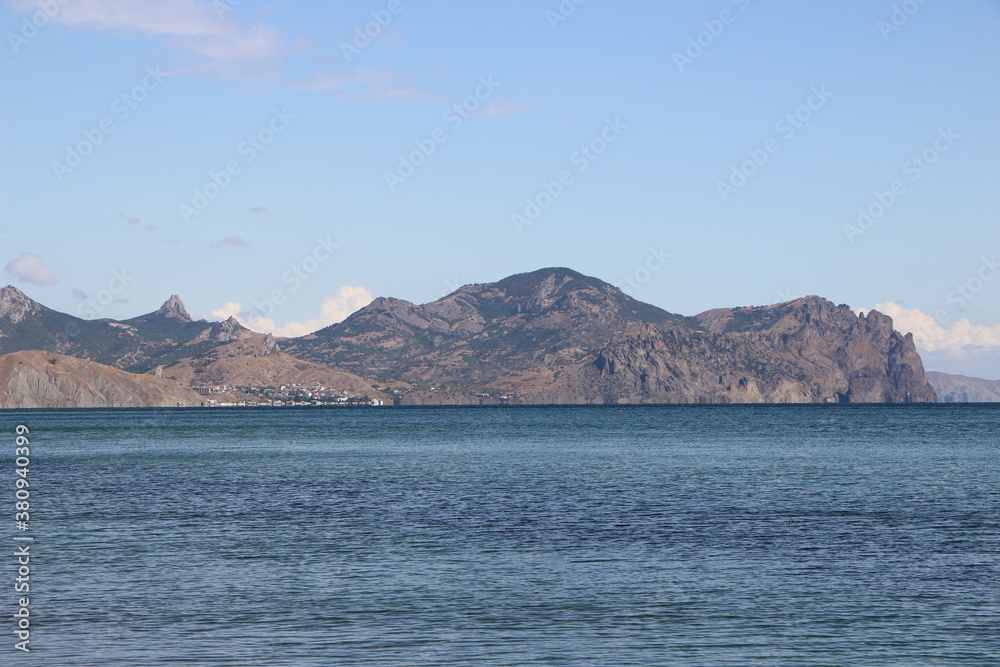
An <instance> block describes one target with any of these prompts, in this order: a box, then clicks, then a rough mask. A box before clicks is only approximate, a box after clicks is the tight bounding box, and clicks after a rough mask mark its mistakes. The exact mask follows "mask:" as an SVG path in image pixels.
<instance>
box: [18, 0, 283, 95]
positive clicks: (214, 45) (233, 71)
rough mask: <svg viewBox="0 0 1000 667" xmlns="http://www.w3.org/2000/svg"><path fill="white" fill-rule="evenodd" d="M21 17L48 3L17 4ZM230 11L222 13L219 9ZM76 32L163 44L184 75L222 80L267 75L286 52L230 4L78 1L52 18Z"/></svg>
mask: <svg viewBox="0 0 1000 667" xmlns="http://www.w3.org/2000/svg"><path fill="white" fill-rule="evenodd" d="M11 4H12V6H13V7H14V8H15V9H18V10H20V11H36V10H39V9H43V7H42V5H45V4H50V3H45V2H43V0H15V2H13V3H11ZM220 6H221V7H227V8H229V10H230V11H219V7H220ZM43 11H44V9H43ZM49 14H50V16H51V20H52V21H53V22H54V23H58V24H60V25H63V26H66V27H68V28H73V29H81V30H100V31H106V32H112V33H117V34H121V35H126V36H128V35H135V34H139V35H146V36H149V37H155V38H160V39H163V40H165V41H166V42H167V44H168V45H169V46H170V47H172V48H173V50H174V55H175V57H176V58H177V63H176V64H177V66H178V69H179V70H180V71H186V72H188V73H194V74H210V75H214V76H221V77H231V76H239V75H243V74H249V73H254V72H255V73H258V74H260V73H262V72H265V71H266V70H267V69H268V67H269V66H270V65H272V64H273V63H274V62H275V61H276V60H277V59H278V58H279V57H280V56H281V55H283V53H284V52H285V51H286V47H285V45H284V43H283V40H282V38H281V36H280V35H279V34H278V32H277V31H276V30H275V29H273V28H271V27H270V26H267V25H265V24H263V23H254V24H251V25H248V24H245V23H243V22H241V21H240V20H239V18H238V12H237V11H234V10H232V7H230V6H229V5H228V3H225V2H221V3H206V2H197V1H196V0H170V1H169V2H164V0H73V1H72V2H65V3H64V2H60V3H59V9H58V11H55V12H50V13H49Z"/></svg>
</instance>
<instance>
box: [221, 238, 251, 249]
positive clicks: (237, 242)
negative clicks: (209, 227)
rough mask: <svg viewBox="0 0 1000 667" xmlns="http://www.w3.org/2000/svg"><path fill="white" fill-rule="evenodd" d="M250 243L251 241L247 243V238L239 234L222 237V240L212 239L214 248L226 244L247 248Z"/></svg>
mask: <svg viewBox="0 0 1000 667" xmlns="http://www.w3.org/2000/svg"><path fill="white" fill-rule="evenodd" d="M249 245H250V244H249V243H247V242H246V241H245V240H243V239H242V238H240V237H239V236H227V237H226V238H224V239H222V240H221V241H212V247H213V248H222V247H225V246H233V247H236V248H246V247H247V246H249Z"/></svg>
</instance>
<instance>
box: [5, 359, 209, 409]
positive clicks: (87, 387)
mask: <svg viewBox="0 0 1000 667" xmlns="http://www.w3.org/2000/svg"><path fill="white" fill-rule="evenodd" d="M201 404H202V398H201V396H199V395H198V394H196V393H195V392H194V391H192V390H191V389H189V388H187V387H184V386H182V385H180V384H177V383H176V382H172V381H170V380H166V379H162V378H156V377H151V376H144V375H134V374H132V373H126V372H125V371H122V370H119V369H117V368H112V367H110V366H105V365H103V364H99V363H96V362H93V361H86V360H84V359H77V358H75V357H67V356H64V355H61V354H53V353H50V352H44V351H41V350H31V351H24V352H14V353H11V354H5V355H3V356H0V408H133V407H186V406H199V405H201Z"/></svg>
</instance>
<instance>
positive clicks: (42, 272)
mask: <svg viewBox="0 0 1000 667" xmlns="http://www.w3.org/2000/svg"><path fill="white" fill-rule="evenodd" d="M4 270H5V271H6V272H7V275H8V276H9V277H11V278H14V279H16V280H18V281H20V282H23V283H31V284H33V285H44V286H48V285H55V284H56V283H57V282H59V281H58V279H57V278H56V274H55V273H54V272H53V271H52V269H50V268H49V267H47V266H46V265H45V262H43V261H42V258H41V257H39V256H38V255H35V254H32V253H30V252H22V253H21V254H20V255H18V256H17V257H16V258H14V259H12V260H11V261H9V262H7V266H5V267H4Z"/></svg>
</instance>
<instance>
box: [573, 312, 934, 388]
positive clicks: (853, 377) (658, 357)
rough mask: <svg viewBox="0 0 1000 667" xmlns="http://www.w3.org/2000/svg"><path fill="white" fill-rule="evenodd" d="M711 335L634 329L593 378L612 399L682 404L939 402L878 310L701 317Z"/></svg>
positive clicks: (600, 358)
mask: <svg viewBox="0 0 1000 667" xmlns="http://www.w3.org/2000/svg"><path fill="white" fill-rule="evenodd" d="M696 319H698V320H699V321H700V322H703V323H704V325H705V329H706V330H705V331H704V332H695V331H691V330H685V329H681V328H678V327H663V326H651V325H632V326H630V327H628V328H627V329H626V330H625V331H624V332H622V333H621V334H620V335H618V336H616V337H615V338H614V339H613V340H612V341H611V342H610V343H609V344H608V345H606V346H605V347H604V348H603V349H602V350H601V351H600V352H599V353H598V355H597V358H596V359H595V360H594V364H593V369H592V370H591V371H590V372H589V373H588V374H587V375H588V377H589V378H591V379H592V380H593V383H594V385H595V387H596V388H597V390H598V393H599V394H600V395H602V396H603V398H604V400H611V401H616V402H633V403H647V402H681V403H762V402H766V403H816V402H825V403H889V402H891V403H896V402H933V401H934V400H935V394H934V390H933V388H932V387H931V386H930V383H928V382H927V379H926V377H925V376H924V370H923V364H922V363H921V361H920V356H919V355H918V354H917V351H916V348H915V346H914V344H913V338H912V336H910V335H909V334H907V335H905V336H903V335H902V334H900V333H899V332H897V331H894V330H893V328H892V320H891V319H890V318H889V317H887V316H885V315H883V314H881V313H879V312H876V311H872V312H870V313H869V314H868V315H867V316H866V317H858V316H856V315H855V314H854V313H853V312H851V310H850V309H849V308H848V307H847V306H835V305H834V304H832V303H831V302H829V301H826V300H825V299H820V298H818V297H807V298H804V299H797V300H795V301H791V302H788V303H784V304H778V305H775V306H767V307H762V308H739V309H732V310H714V311H709V312H707V313H702V314H701V315H699V316H696Z"/></svg>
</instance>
